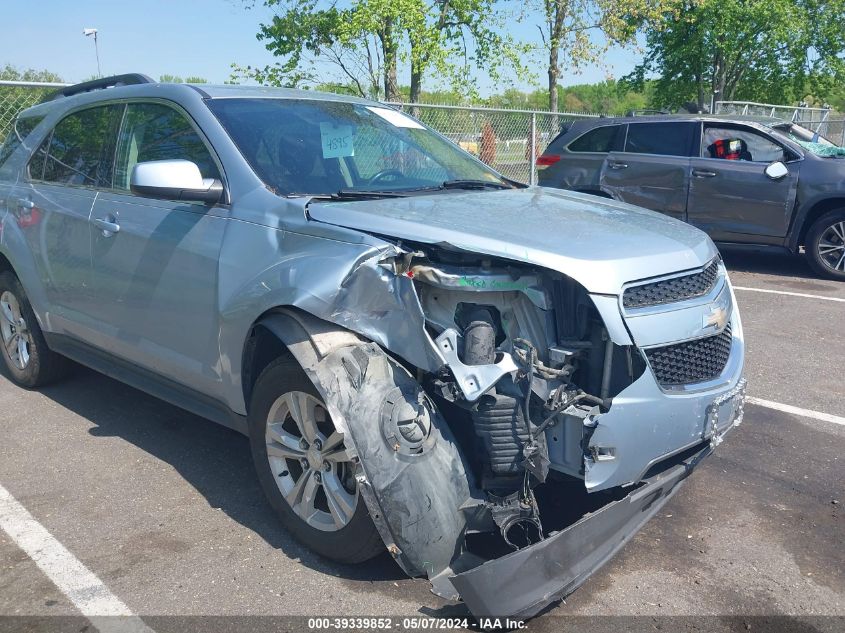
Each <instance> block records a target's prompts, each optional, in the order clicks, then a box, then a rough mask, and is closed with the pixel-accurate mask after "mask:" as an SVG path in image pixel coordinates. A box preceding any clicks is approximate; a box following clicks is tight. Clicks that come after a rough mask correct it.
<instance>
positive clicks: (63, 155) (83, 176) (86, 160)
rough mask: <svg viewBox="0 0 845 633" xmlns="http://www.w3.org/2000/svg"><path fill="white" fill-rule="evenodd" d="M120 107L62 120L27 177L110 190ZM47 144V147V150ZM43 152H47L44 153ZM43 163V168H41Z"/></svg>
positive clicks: (39, 152) (40, 150)
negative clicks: (41, 173)
mask: <svg viewBox="0 0 845 633" xmlns="http://www.w3.org/2000/svg"><path fill="white" fill-rule="evenodd" d="M121 112H122V107H121V106H113V105H109V106H100V107H96V108H89V109H87V110H81V111H80V112H75V113H73V114H71V115H70V116H67V117H65V118H64V119H62V120H61V121H60V122H59V124H58V125H57V126H56V127H55V129H54V130H53V134H52V136H51V137H50V139H49V140H48V141H46V142H45V145H43V146H42V148H40V149H39V151H38V152H36V155H35V157H34V158H33V160H32V162H31V163H30V167H29V170H30V175H31V176H32V177H33V178H36V179H38V178H39V175H38V170H39V168H42V169H43V176H41V179H42V180H45V181H47V182H54V183H57V184H61V185H76V186H81V187H109V186H110V185H111V167H112V163H113V160H112V151H113V148H114V135H115V132H116V130H117V123H118V121H119V118H120V113H121ZM47 143H49V146H47ZM45 150H46V151H45ZM42 161H43V166H42V164H41V163H42Z"/></svg>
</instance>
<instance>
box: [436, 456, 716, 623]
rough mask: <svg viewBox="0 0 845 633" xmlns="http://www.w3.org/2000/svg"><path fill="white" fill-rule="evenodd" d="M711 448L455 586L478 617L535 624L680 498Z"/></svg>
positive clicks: (455, 581)
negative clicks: (681, 489)
mask: <svg viewBox="0 0 845 633" xmlns="http://www.w3.org/2000/svg"><path fill="white" fill-rule="evenodd" d="M711 452H712V449H711V448H710V447H709V446H707V447H705V448H703V449H702V450H701V451H700V452H698V453H696V454H695V455H693V456H692V457H690V458H689V459H687V460H686V461H684V462H682V463H680V464H677V465H676V466H674V467H673V468H670V469H669V470H667V471H665V472H663V473H660V474H659V475H656V476H655V477H653V478H651V479H650V480H648V481H647V482H646V483H645V484H644V485H643V486H641V487H639V488H637V489H635V490H634V491H632V492H631V493H630V494H629V495H628V496H626V497H624V498H623V499H620V500H618V501H614V502H611V503H609V504H607V505H606V506H604V507H603V508H601V509H600V510H598V511H596V512H593V513H592V514H589V515H587V516H585V517H584V518H582V519H581V520H580V521H578V522H577V523H574V524H573V525H571V526H569V527H567V528H566V529H564V530H562V531H560V532H557V533H555V534H553V535H552V536H549V537H548V538H546V539H545V540H543V541H541V542H540V543H537V544H535V545H531V546H529V547H526V548H524V549H521V550H518V551H515V552H512V553H510V554H507V555H505V556H503V557H501V558H498V559H495V560H491V561H489V562H486V563H484V564H482V565H480V566H478V567H475V568H474V569H471V570H469V571H466V572H463V573H460V574H457V575H455V576H452V578H451V581H452V583H453V585H454V586H455V588H456V589H457V590H458V592H460V594H461V597H462V598H463V601H464V603H466V605H467V607H468V608H469V610H470V611H471V612H472V614H473V615H475V616H476V617H487V616H491V617H515V618H529V617H532V616H534V615H536V614H537V613H538V612H540V611H541V610H542V609H544V608H545V607H546V606H548V605H549V604H551V603H552V602H554V601H556V600H559V599H561V598H563V597H565V596H566V595H568V594H569V593H571V592H572V591H574V590H575V589H577V588H578V587H579V586H580V585H581V584H582V583H583V582H584V581H585V580H587V578H589V577H590V575H592V574H593V572H595V571H596V570H597V569H599V568H600V567H601V566H602V565H603V564H604V563H605V562H607V561H608V560H609V559H610V558H611V557H612V556H613V555H614V554H615V553H616V552H617V551H619V549H620V548H621V547H622V546H623V545H625V543H627V542H628V540H630V538H631V537H632V536H634V534H636V533H637V531H638V530H639V529H640V528H641V527H642V526H643V524H645V522H646V521H648V520H649V519H650V518H651V517H652V516H654V514H655V513H656V512H657V511H658V510H660V508H662V507H663V505H665V503H666V502H667V501H668V500H669V499H670V498H671V497H672V495H674V494H675V492H676V491H677V490H678V488H679V484H680V483H681V482H682V481H683V480H684V479H685V478H686V477H687V475H689V473H690V472H691V471H692V469H693V468H694V467H695V466H696V465H697V464H698V462H699V461H700V460H701V459H702V458H703V457H706V456H707V455H709V454H710V453H711Z"/></svg>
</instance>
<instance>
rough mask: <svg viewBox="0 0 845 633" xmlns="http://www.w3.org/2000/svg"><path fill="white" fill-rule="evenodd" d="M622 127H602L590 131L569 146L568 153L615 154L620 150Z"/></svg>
mask: <svg viewBox="0 0 845 633" xmlns="http://www.w3.org/2000/svg"><path fill="white" fill-rule="evenodd" d="M621 131H622V126H621V125H604V126H602V127H597V128H596V129H594V130H590V131H589V132H587V133H586V134H584V135H583V136H580V137H578V138H576V139H575V140H574V141H572V142H571V143H570V144H569V151H570V152H603V153H607V152H617V151H620V150H621V149H622V134H621Z"/></svg>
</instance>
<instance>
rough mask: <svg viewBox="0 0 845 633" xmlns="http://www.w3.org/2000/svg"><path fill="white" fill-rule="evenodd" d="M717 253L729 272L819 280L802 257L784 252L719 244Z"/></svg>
mask: <svg viewBox="0 0 845 633" xmlns="http://www.w3.org/2000/svg"><path fill="white" fill-rule="evenodd" d="M718 246H719V252H720V253H721V254H722V259H724V260H725V265H726V266H727V267H728V270H729V271H740V272H746V273H762V274H765V275H779V276H784V277H801V278H803V279H814V280H819V281H822V280H820V279H819V276H818V275H817V274H816V273H815V272H813V270H812V269H811V268H810V266H809V265H808V264H807V260H806V259H804V257H803V256H800V255H793V254H792V253H790V252H788V251H785V250H778V249H760V248H754V247H749V246H738V245H732V244H719V245H718Z"/></svg>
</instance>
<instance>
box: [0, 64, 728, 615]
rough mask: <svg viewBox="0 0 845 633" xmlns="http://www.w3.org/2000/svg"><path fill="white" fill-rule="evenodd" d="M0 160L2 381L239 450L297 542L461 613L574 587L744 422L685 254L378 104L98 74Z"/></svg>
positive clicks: (723, 336) (12, 141) (704, 280)
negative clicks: (125, 400)
mask: <svg viewBox="0 0 845 633" xmlns="http://www.w3.org/2000/svg"><path fill="white" fill-rule="evenodd" d="M0 157H2V161H1V162H0V219H1V220H2V224H0V308H2V314H0V326H2V327H1V328H0V329H2V336H3V343H4V345H3V350H2V351H0V354H2V356H3V359H4V361H5V364H6V366H7V369H8V374H9V375H10V376H11V378H12V379H13V380H14V381H15V382H16V383H17V384H19V385H22V386H24V387H28V388H34V387H38V386H41V385H43V384H45V383H47V382H48V381H50V380H54V379H56V378H58V377H59V376H60V375H61V374H62V372H63V370H64V369H66V366H67V365H66V363H65V362H64V361H65V357H69V358H71V359H74V360H76V361H78V362H80V363H83V364H85V365H88V366H90V367H92V368H94V369H97V370H100V371H103V372H105V373H107V374H108V375H110V376H113V377H115V378H117V379H119V380H122V381H124V382H126V383H128V384H130V385H134V386H135V387H137V388H139V389H143V390H145V391H147V392H149V393H151V394H154V395H156V396H159V397H161V398H162V399H164V400H167V401H169V402H172V403H174V404H176V405H178V406H180V407H183V408H185V409H187V410H189V411H193V412H195V413H196V414H198V415H202V416H204V417H207V418H210V419H212V420H214V421H216V422H219V423H221V424H224V425H226V426H228V427H230V428H232V429H235V430H237V431H239V432H241V433H244V434H245V435H247V436H248V437H249V440H250V447H251V451H252V455H253V460H254V464H255V469H256V472H257V475H258V478H259V481H260V483H261V486H262V488H263V490H264V492H265V494H266V496H267V498H268V500H269V503H270V505H271V506H272V507H273V509H274V510H275V512H276V513H277V515H278V517H279V519H280V521H281V523H282V524H283V525H284V526H285V528H287V529H288V530H289V531H290V532H291V533H292V534H294V535H295V536H296V537H297V538H298V539H300V540H301V541H302V542H303V543H305V544H306V545H308V546H309V547H311V548H312V549H314V550H315V551H317V552H319V553H320V554H322V555H324V556H326V557H329V558H331V559H334V560H337V561H342V562H346V563H355V562H362V561H365V560H367V559H369V558H371V557H373V556H375V555H377V554H378V553H379V552H382V551H384V549H385V548H386V549H387V550H388V551H389V552H390V554H391V555H392V556H393V557H394V558H395V559H396V561H397V562H398V564H399V565H400V566H401V567H402V568H403V569H404V570H405V571H406V572H407V573H408V574H409V575H411V576H427V577H428V578H429V580H430V581H431V583H432V587H433V590H434V591H435V592H436V593H437V594H438V595H441V596H444V597H446V598H449V599H458V598H463V600H464V601H465V602H466V604H467V605H468V607H469V609H470V610H471V611H472V612H473V613H474V614H476V615H502V616H523V617H527V616H530V615H533V614H535V613H537V612H539V611H540V610H542V609H543V608H544V607H545V606H546V605H547V604H549V603H550V602H551V601H553V600H555V599H557V598H560V597H561V596H563V595H565V594H566V593H569V592H571V591H573V590H574V589H575V588H576V587H577V586H579V585H580V584H581V583H582V582H584V580H585V579H586V578H587V577H588V576H589V575H590V574H591V573H592V572H593V571H594V570H595V569H597V568H598V566H600V565H601V564H602V563H603V562H604V561H606V560H607V559H608V558H609V557H610V556H612V555H613V554H614V553H615V552H616V551H617V550H618V549H619V548H620V547H622V545H623V544H624V543H625V542H626V541H627V540H628V539H630V538H631V537H632V536H633V534H634V533H636V531H637V530H638V529H639V528H640V527H641V526H642V525H643V523H645V521H647V520H648V519H649V518H650V517H651V516H653V515H654V514H655V513H656V512H658V511H659V509H660V508H661V507H662V506H663V505H664V504H665V503H666V501H667V500H668V499H669V498H670V497H671V496H672V495H673V494H674V493H675V492H676V491H677V490H678V486H679V484H680V483H681V482H682V481H683V480H684V478H685V477H687V475H689V473H690V472H691V471H692V470H693V469H694V468H695V467H696V466H697V464H698V463H699V462H700V461H701V460H702V459H703V458H704V457H706V456H708V455H709V454H710V453H711V452H712V451H713V450H714V447H715V446H716V445H717V444H718V443H719V442H720V441H721V440H722V438H723V437H724V435H725V434H726V433H727V432H728V431H729V430H730V429H731V428H732V427H734V426H735V425H736V424H739V422H740V421H741V420H742V414H743V402H744V394H745V379H744V378H743V363H744V343H743V332H742V324H741V319H740V315H739V311H738V309H737V306H736V300H735V297H734V294H733V290H732V288H731V284H730V282H729V280H728V275H727V272H726V271H725V267H724V265H723V263H722V261H721V259H720V257H719V254H718V252H717V250H716V247H715V245H714V244H713V242H712V240H710V238H709V237H707V235H706V234H704V233H703V232H701V231H699V230H698V229H696V228H694V227H692V226H689V225H687V224H684V223H682V222H679V221H677V220H675V219H672V218H667V217H664V216H662V215H660V214H658V213H654V212H652V211H648V210H645V209H640V208H637V207H633V206H630V205H626V204H624V203H620V202H614V201H612V200H601V199H598V198H595V197H593V196H585V195H582V194H577V193H571V192H565V191H558V190H553V189H544V188H540V187H533V188H527V187H524V186H520V185H517V184H514V183H511V182H509V181H507V180H505V179H503V178H502V177H501V176H500V175H499V174H497V173H496V172H494V171H492V170H491V169H490V168H489V167H487V166H486V165H484V164H483V163H481V162H480V161H478V160H477V159H475V158H474V157H472V156H471V155H470V154H468V153H466V152H464V151H462V150H460V149H459V148H458V147H457V146H455V145H454V144H452V143H450V142H449V141H447V140H446V139H445V138H444V137H442V136H440V135H439V134H437V133H436V132H434V131H432V130H430V129H428V128H426V127H425V126H424V125H423V124H421V123H420V122H419V121H417V120H416V119H413V118H411V117H408V116H406V115H404V114H402V113H401V112H399V111H396V110H393V109H391V108H388V107H386V106H384V105H382V104H379V103H375V102H372V101H366V100H363V99H356V98H352V97H345V96H340V95H331V94H323V93H317V92H312V91H297V90H281V89H266V88H258V87H241V86H208V85H202V86H191V85H172V84H170V85H168V84H157V83H154V82H151V81H150V80H149V79H147V78H146V77H144V76H141V75H131V76H122V77H116V78H110V79H105V80H97V81H94V82H90V83H87V84H81V85H78V86H73V87H70V88H65V89H63V90H62V91H61V92H59V93H58V94H57V95H56V98H54V99H52V100H50V101H48V102H45V103H43V104H41V105H38V106H35V107H32V108H30V109H28V110H26V111H24V112H22V113H21V114H20V115H19V117H18V119H17V121H16V122H15V124H14V126H13V131H12V134H11V135H10V137H9V138H8V139H7V140H6V142H5V143H4V144H3V146H2V150H0ZM39 432H49V430H47V429H39V428H37V427H33V433H39ZM223 459H225V457H223ZM139 485H143V484H142V482H139ZM715 518H716V519H717V520H718V517H715ZM505 554H507V555H505ZM293 590H295V587H293ZM305 598H306V597H305V596H303V597H302V599H305Z"/></svg>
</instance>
